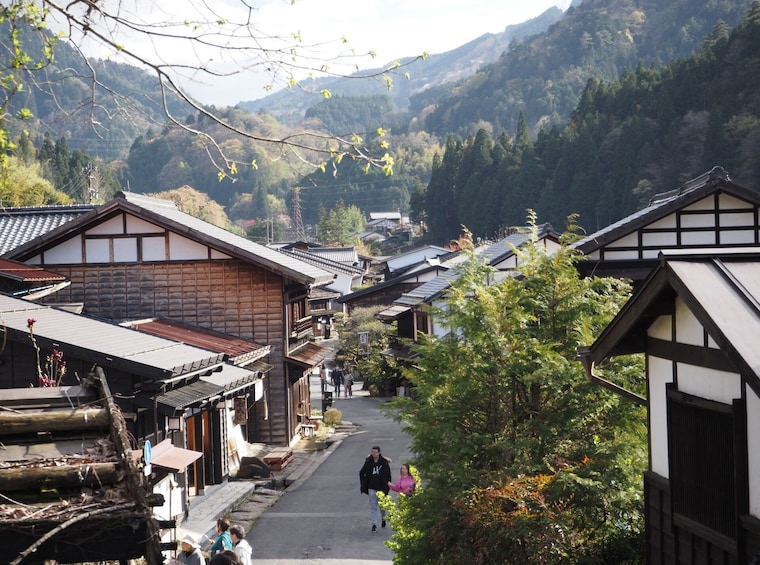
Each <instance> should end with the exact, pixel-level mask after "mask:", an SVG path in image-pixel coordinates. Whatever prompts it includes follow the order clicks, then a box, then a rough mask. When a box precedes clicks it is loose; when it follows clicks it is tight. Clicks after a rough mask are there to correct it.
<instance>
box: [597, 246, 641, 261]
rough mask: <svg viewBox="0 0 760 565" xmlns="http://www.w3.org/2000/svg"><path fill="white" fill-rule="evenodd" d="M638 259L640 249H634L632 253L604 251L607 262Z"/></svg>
mask: <svg viewBox="0 0 760 565" xmlns="http://www.w3.org/2000/svg"><path fill="white" fill-rule="evenodd" d="M638 257H639V252H638V249H634V250H632V251H614V250H611V249H605V250H604V258H605V260H610V261H617V260H622V259H638Z"/></svg>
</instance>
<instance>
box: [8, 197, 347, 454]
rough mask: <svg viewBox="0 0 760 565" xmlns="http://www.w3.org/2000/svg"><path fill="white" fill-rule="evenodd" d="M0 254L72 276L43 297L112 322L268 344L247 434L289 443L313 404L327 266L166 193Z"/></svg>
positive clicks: (118, 203)
mask: <svg viewBox="0 0 760 565" xmlns="http://www.w3.org/2000/svg"><path fill="white" fill-rule="evenodd" d="M5 257H6V258H11V259H15V260H18V261H22V262H24V263H27V264H30V265H36V266H41V267H44V268H46V269H50V270H54V271H55V272H57V273H60V274H62V275H63V276H64V277H65V278H66V279H67V280H69V281H71V284H70V285H69V286H68V287H66V288H65V289H62V290H60V291H59V292H57V293H56V294H53V295H50V296H48V297H46V298H45V299H44V300H45V302H46V303H47V304H56V305H61V304H72V303H74V304H77V303H78V304H81V305H82V308H83V311H84V313H86V314H89V315H91V316H97V317H100V318H104V319H107V320H111V321H115V322H118V323H122V322H127V321H130V320H140V319H145V318H161V319H165V320H176V321H177V322H182V323H184V324H188V325H191V326H197V327H199V328H203V329H207V330H213V331H217V332H221V333H224V334H228V335H231V336H234V337H238V338H242V339H247V340H251V341H252V342H255V343H258V344H262V345H264V346H268V347H269V352H268V354H267V357H266V359H265V361H266V363H267V364H268V365H271V371H269V372H268V374H267V378H266V380H265V385H264V386H265V389H264V396H263V398H262V401H261V402H256V403H252V404H250V405H249V406H247V409H248V412H247V420H248V425H247V426H246V429H247V431H248V437H247V439H248V441H254V442H264V443H274V444H287V443H289V442H290V441H291V440H293V439H294V438H295V437H297V434H298V427H299V425H300V423H299V421H298V416H297V415H298V413H301V412H303V411H304V409H305V408H304V406H305V407H306V409H308V408H309V402H310V400H309V389H308V375H309V374H310V372H311V370H312V369H313V367H315V366H316V365H318V364H319V363H320V362H321V361H322V360H323V359H324V357H325V355H326V353H327V350H326V349H325V348H323V347H321V346H320V345H318V344H316V343H313V341H312V339H311V338H312V336H313V331H312V318H311V315H310V312H309V305H308V296H309V291H310V289H311V288H314V287H316V286H320V285H325V284H329V283H330V282H332V281H333V279H334V276H333V274H332V273H328V272H326V271H324V270H322V269H320V268H318V267H316V266H313V265H310V264H307V263H304V262H302V261H299V260H298V259H296V258H293V257H288V256H286V255H283V254H281V253H279V252H277V251H275V250H273V249H269V248H267V247H264V246H261V245H258V244H256V243H253V242H251V241H248V240H246V239H244V238H242V237H240V236H238V235H236V234H233V233H231V232H229V231H227V230H224V229H222V228H219V227H217V226H214V225H212V224H209V223H208V222H205V221H203V220H200V219H198V218H195V217H193V216H190V215H188V214H185V213H183V212H182V211H181V210H179V209H178V208H177V206H176V205H175V204H174V203H173V202H171V201H166V200H160V199H156V198H150V197H146V196H141V195H136V194H133V193H118V194H117V195H116V197H115V198H114V199H113V200H111V201H110V202H108V203H106V204H104V205H102V206H99V207H97V208H95V209H93V210H90V211H88V212H85V213H84V214H81V215H79V216H78V217H76V218H75V219H73V220H71V221H69V222H68V223H65V224H63V225H60V226H58V227H57V228H55V229H53V230H51V231H49V232H46V233H43V234H41V235H39V236H37V237H35V238H34V239H32V240H30V241H27V242H26V243H23V244H22V245H20V246H18V247H15V248H13V249H12V250H11V251H9V252H8V253H7V254H6V255H5ZM165 400H166V401H167V402H180V401H181V400H182V399H180V398H167V399H165ZM177 408H178V409H179V408H181V407H179V406H178V407H177Z"/></svg>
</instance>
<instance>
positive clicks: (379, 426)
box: [247, 379, 410, 565]
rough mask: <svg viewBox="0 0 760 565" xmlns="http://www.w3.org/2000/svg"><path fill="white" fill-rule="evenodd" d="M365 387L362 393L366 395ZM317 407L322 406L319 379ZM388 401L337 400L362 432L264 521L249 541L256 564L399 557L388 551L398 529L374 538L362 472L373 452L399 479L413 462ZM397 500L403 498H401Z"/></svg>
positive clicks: (338, 563)
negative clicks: (378, 450) (362, 489)
mask: <svg viewBox="0 0 760 565" xmlns="http://www.w3.org/2000/svg"><path fill="white" fill-rule="evenodd" d="M360 387H361V383H357V384H356V385H355V387H354V388H355V389H359V388H360ZM312 398H313V404H314V406H321V400H320V398H321V397H320V392H319V379H312ZM382 403H383V400H380V399H375V398H369V397H368V396H366V393H360V394H359V395H357V394H356V393H355V394H354V396H353V398H343V397H341V398H339V399H335V401H334V404H333V406H335V407H336V408H338V409H339V410H340V411H341V412H342V413H343V420H344V421H349V422H352V423H354V424H356V425H358V426H359V430H358V433H355V434H353V435H351V436H349V437H347V438H346V439H344V440H343V441H342V443H341V444H340V445H333V446H332V447H331V448H330V449H331V450H333V451H332V453H331V454H330V455H329V456H328V457H326V458H325V460H324V461H323V462H322V464H321V465H320V466H319V467H318V468H317V469H316V470H315V471H314V472H313V474H312V475H311V476H309V477H308V478H306V479H305V480H304V481H303V482H301V483H300V484H296V485H294V486H292V487H290V488H289V489H288V490H286V491H285V493H284V494H283V495H282V497H280V499H279V500H278V501H277V502H276V503H275V504H274V506H272V508H270V509H268V510H267V511H266V512H264V514H263V515H262V516H261V517H259V519H258V520H257V521H256V523H255V525H254V527H253V529H252V530H251V532H250V533H249V534H248V536H247V539H248V541H249V542H250V543H251V545H252V546H253V562H254V563H257V564H260V565H262V564H264V565H285V564H286V563H294V562H297V563H299V564H302V565H305V564H319V565H330V564H335V565H370V564H372V565H378V564H380V563H387V564H390V563H391V562H392V559H393V552H392V551H391V550H390V549H389V548H388V547H386V546H385V544H384V543H383V542H384V541H385V540H387V539H389V538H390V535H391V529H390V526H388V527H387V528H385V529H378V531H377V533H372V532H371V531H370V528H371V522H370V513H369V497H368V496H366V495H363V494H361V493H360V492H359V468H360V467H361V466H362V464H363V462H364V459H365V458H366V457H367V456H368V455H369V452H370V448H371V447H372V446H373V445H379V446H380V448H381V450H382V453H383V455H384V456H386V457H387V458H390V459H391V460H392V463H391V470H392V472H393V479H394V480H395V479H396V478H397V477H398V468H399V466H400V464H401V463H402V462H404V461H406V460H407V459H408V458H409V456H410V453H409V441H408V437H407V436H406V435H405V434H404V433H403V432H402V431H401V428H400V426H399V425H398V424H397V423H396V422H394V421H392V420H390V419H388V418H386V417H385V415H384V414H383V412H382V411H381V410H380V406H381V405H382ZM394 496H395V495H394Z"/></svg>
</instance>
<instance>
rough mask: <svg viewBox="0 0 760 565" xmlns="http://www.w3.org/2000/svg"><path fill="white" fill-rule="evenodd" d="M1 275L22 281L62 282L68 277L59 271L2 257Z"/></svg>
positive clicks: (0, 261)
mask: <svg viewBox="0 0 760 565" xmlns="http://www.w3.org/2000/svg"><path fill="white" fill-rule="evenodd" d="M0 277H4V278H6V279H12V280H15V281H21V282H61V281H65V280H66V277H64V276H63V275H59V274H58V273H53V272H52V271H46V270H45V269H43V268H42V267H35V266H34V265H25V264H24V263H19V262H18V261H11V260H10V259H0Z"/></svg>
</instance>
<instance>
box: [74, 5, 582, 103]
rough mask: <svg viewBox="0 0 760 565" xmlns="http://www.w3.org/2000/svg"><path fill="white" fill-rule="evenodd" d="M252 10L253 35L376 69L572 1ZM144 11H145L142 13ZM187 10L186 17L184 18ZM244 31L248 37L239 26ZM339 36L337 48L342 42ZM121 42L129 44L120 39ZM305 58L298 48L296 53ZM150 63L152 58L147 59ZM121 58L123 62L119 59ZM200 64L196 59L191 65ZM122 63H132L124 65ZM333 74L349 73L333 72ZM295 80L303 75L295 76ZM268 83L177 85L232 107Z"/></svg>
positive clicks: (224, 59) (170, 50)
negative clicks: (295, 38)
mask: <svg viewBox="0 0 760 565" xmlns="http://www.w3.org/2000/svg"><path fill="white" fill-rule="evenodd" d="M101 1H105V2H106V5H110V6H114V7H116V6H118V9H119V10H120V12H121V13H122V15H124V14H127V15H128V16H129V17H130V18H132V19H138V18H139V19H142V20H144V21H147V20H152V21H154V22H162V23H163V22H166V21H174V22H179V23H183V22H184V21H187V20H193V19H203V18H204V17H205V18H206V19H207V17H206V16H205V14H202V13H200V12H196V11H195V10H193V9H192V7H193V6H197V5H200V6H203V3H201V4H198V2H195V1H191V0H185V1H184V2H182V1H178V0H101ZM205 4H206V5H207V6H212V7H213V8H212V9H213V10H214V11H215V12H216V13H218V14H220V15H221V16H222V17H225V18H228V19H229V20H230V21H240V20H241V17H243V18H245V17H247V14H243V15H242V16H241V11H240V9H241V6H243V5H244V3H243V2H241V0H216V1H215V2H209V3H205ZM248 4H249V5H252V6H253V7H254V8H255V9H254V10H252V11H251V13H250V17H249V20H250V22H251V23H252V25H253V26H255V28H256V30H258V34H264V35H268V36H273V35H278V34H282V35H284V36H286V37H288V38H290V37H291V36H292V34H294V33H298V34H300V39H301V41H302V44H303V45H314V44H323V43H324V44H325V45H324V47H323V48H322V51H320V53H324V55H325V58H326V59H328V60H329V59H330V58H331V57H334V56H335V55H336V54H345V53H348V52H349V50H350V51H352V52H355V53H357V54H359V53H367V52H369V51H374V52H375V53H376V56H375V58H374V59H373V58H371V57H363V58H360V59H352V60H351V65H352V66H353V65H358V66H359V68H362V69H367V68H377V67H381V66H383V65H386V64H388V63H391V62H393V61H395V60H396V59H399V58H402V57H410V56H416V55H420V54H422V53H423V52H428V53H430V54H436V53H442V52H445V51H449V50H451V49H454V48H456V47H459V46H460V45H463V44H465V43H467V42H469V41H471V40H473V39H475V38H477V37H479V36H481V35H483V34H485V33H494V32H501V31H503V30H504V28H506V27H507V26H508V25H510V24H517V23H522V22H524V21H526V20H529V19H531V18H533V17H536V16H538V15H540V14H541V13H542V12H544V11H545V10H547V9H548V8H550V7H552V6H558V7H559V8H561V9H562V10H565V9H567V7H568V6H569V5H570V0H414V1H409V0H295V1H294V2H291V0H248ZM146 6H147V8H146ZM185 12H187V13H185ZM242 29H243V33H248V32H247V30H246V28H242ZM341 38H345V39H346V43H345V44H343V43H342V42H341V41H340V39H341ZM120 41H121V42H122V43H123V44H125V45H130V46H133V45H134V43H135V42H134V41H132V42H130V37H129V36H128V35H127V34H123V35H122V36H121V37H120ZM84 48H85V51H87V52H88V54H90V55H94V56H96V57H101V58H105V57H112V58H113V55H112V54H109V53H106V52H105V51H102V50H98V49H96V48H95V47H87V46H86V45H85V46H84ZM144 50H145V51H144V52H146V53H147V52H148V51H152V52H153V53H155V52H156V51H158V52H159V53H160V59H161V60H162V61H163V62H165V63H170V64H171V63H177V62H179V63H185V64H188V65H189V66H193V62H192V61H191V59H192V58H193V57H198V56H199V55H198V52H197V51H196V52H195V53H193V50H192V49H190V48H188V47H186V46H183V45H182V44H178V43H175V44H174V45H171V46H170V45H169V44H166V45H162V44H159V43H156V42H154V44H153V45H148V44H147V43H146V44H145V45H144ZM299 53H300V54H301V55H303V54H304V50H301V51H300V52H299ZM153 57H154V58H155V55H153ZM202 58H203V60H204V61H211V60H213V64H215V65H219V67H218V68H220V69H230V68H233V66H234V67H235V68H238V69H239V68H240V65H239V63H240V59H238V60H237V61H236V62H235V63H233V62H232V61H230V60H229V59H230V57H229V55H221V54H220V55H207V54H203V55H202ZM119 60H122V59H119ZM197 60H198V59H195V61H197ZM125 62H130V61H129V60H126V61H125ZM331 68H332V69H333V70H335V71H340V72H346V73H348V72H350V71H351V70H353V69H352V67H346V68H344V69H341V68H339V67H338V66H334V67H331ZM299 78H301V77H299ZM267 82H268V79H267V78H265V77H264V76H263V75H262V73H259V72H256V71H255V70H248V71H243V72H239V73H237V74H235V75H234V76H230V77H226V78H220V77H209V76H200V75H198V74H197V73H196V74H195V75H194V76H192V77H191V76H189V74H188V76H186V77H185V78H184V79H183V80H182V84H183V85H184V86H185V88H186V89H187V90H188V91H189V92H190V94H191V95H192V96H194V97H196V98H197V99H198V100H200V101H201V102H202V103H205V104H215V105H217V106H225V105H232V104H235V103H237V102H240V101H242V100H252V99H256V98H260V97H262V96H265V95H266V94H267V92H266V91H265V90H264V85H265V84H266V83H267Z"/></svg>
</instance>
